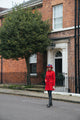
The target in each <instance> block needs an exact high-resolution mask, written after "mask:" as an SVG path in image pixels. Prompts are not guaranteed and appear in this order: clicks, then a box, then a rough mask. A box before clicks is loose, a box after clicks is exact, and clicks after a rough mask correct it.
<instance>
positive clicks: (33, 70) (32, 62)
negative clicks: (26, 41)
mask: <svg viewBox="0 0 80 120" xmlns="http://www.w3.org/2000/svg"><path fill="white" fill-rule="evenodd" d="M29 63H30V73H31V74H35V73H36V63H37V55H36V54H34V55H32V56H31V57H30V59H29Z"/></svg>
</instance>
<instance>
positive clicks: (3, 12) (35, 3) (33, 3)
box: [0, 0, 43, 17]
mask: <svg viewBox="0 0 80 120" xmlns="http://www.w3.org/2000/svg"><path fill="white" fill-rule="evenodd" d="M42 3H43V1H42V0H38V1H35V2H32V3H29V4H26V5H23V7H24V8H27V7H34V6H37V5H40V4H42ZM11 11H12V8H10V9H8V10H4V11H2V12H0V17H1V16H4V15H6V14H8V13H9V12H11Z"/></svg>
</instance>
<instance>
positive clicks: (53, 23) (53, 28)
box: [52, 4, 63, 31]
mask: <svg viewBox="0 0 80 120" xmlns="http://www.w3.org/2000/svg"><path fill="white" fill-rule="evenodd" d="M59 5H62V27H61V28H56V29H55V27H54V25H55V22H54V19H55V17H54V14H55V12H54V11H55V10H54V8H55V7H56V6H59ZM52 10H53V17H52V30H53V31H55V30H60V29H62V28H63V4H58V5H55V6H53V7H52ZM58 18H59V17H58Z"/></svg>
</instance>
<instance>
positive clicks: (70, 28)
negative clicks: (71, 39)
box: [51, 26, 75, 33]
mask: <svg viewBox="0 0 80 120" xmlns="http://www.w3.org/2000/svg"><path fill="white" fill-rule="evenodd" d="M74 28H75V27H74V26H73V27H68V28H61V29H55V30H52V31H51V33H53V32H61V31H66V30H72V29H74Z"/></svg>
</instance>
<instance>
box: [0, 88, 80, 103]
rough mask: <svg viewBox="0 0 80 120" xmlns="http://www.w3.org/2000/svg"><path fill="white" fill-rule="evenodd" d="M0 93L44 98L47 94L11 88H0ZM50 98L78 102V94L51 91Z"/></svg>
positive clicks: (79, 97)
mask: <svg viewBox="0 0 80 120" xmlns="http://www.w3.org/2000/svg"><path fill="white" fill-rule="evenodd" d="M0 94H11V95H20V96H29V97H38V98H46V99H47V98H48V94H47V92H46V91H44V92H36V91H29V90H13V89H5V88H0ZM52 98H53V100H59V101H66V102H72V103H79V104H80V94H73V93H62V92H52Z"/></svg>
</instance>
